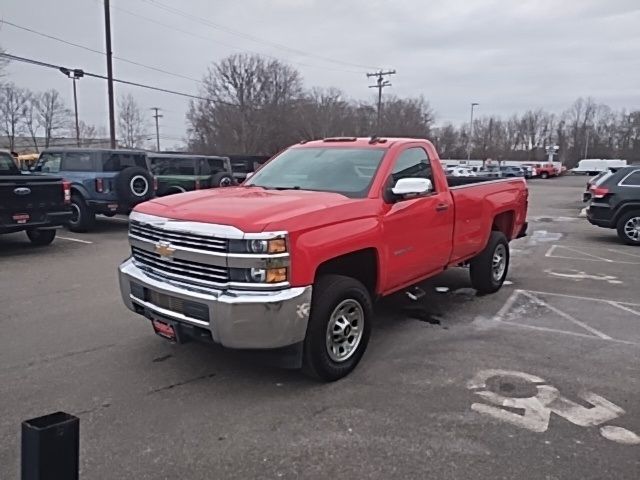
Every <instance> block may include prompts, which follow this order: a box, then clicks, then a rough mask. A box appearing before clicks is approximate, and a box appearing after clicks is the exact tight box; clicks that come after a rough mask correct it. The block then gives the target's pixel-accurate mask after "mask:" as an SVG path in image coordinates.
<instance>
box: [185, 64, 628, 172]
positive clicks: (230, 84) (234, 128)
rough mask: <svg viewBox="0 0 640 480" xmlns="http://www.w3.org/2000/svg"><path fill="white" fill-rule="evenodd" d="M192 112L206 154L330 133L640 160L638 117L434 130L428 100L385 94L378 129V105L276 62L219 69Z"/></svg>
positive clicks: (517, 154)
mask: <svg viewBox="0 0 640 480" xmlns="http://www.w3.org/2000/svg"><path fill="white" fill-rule="evenodd" d="M200 96H202V97H205V98H206V100H204V99H202V100H195V101H192V102H191V103H190V106H189V111H188V114H187V131H188V144H189V149H190V150H193V151H196V152H201V153H218V154H224V153H251V154H262V155H271V154H273V153H275V152H277V151H279V150H280V149H282V148H284V147H286V146H287V145H290V144H292V143H296V142H299V141H301V140H311V139H317V138H323V137H331V136H369V135H372V134H376V135H380V136H408V137H419V138H429V139H431V140H432V141H433V142H434V143H435V144H436V147H437V148H438V150H439V152H440V156H441V157H442V158H451V159H464V158H467V156H471V158H474V159H488V158H492V159H497V160H507V159H509V160H536V161H540V160H543V159H544V158H546V147H549V146H557V147H558V157H557V158H559V159H560V160H562V161H563V162H564V163H565V164H567V165H568V166H569V167H571V166H573V165H575V164H576V163H577V161H578V160H579V159H581V158H585V157H590V158H623V159H627V160H631V161H640V111H638V110H636V111H631V112H627V111H625V110H622V111H613V110H612V109H611V108H610V107H609V106H607V105H604V104H599V103H596V101H595V100H593V99H592V98H586V99H584V98H579V99H577V100H576V101H575V102H574V103H573V104H572V105H571V106H570V107H569V108H568V109H567V110H565V111H564V112H562V113H560V114H556V113H552V112H548V111H546V110H543V109H537V110H529V111H527V112H525V113H523V114H521V115H518V114H514V115H512V116H511V117H509V118H501V117H499V116H485V117H480V118H478V119H476V120H474V122H473V129H472V131H470V130H471V129H470V128H469V123H465V124H462V125H459V126H456V125H453V124H451V123H448V124H445V125H443V126H441V127H438V128H436V127H435V115H434V112H433V109H432V108H431V107H430V105H429V103H428V102H427V101H426V100H425V99H424V98H423V97H415V98H399V97H396V96H393V95H385V96H384V97H383V99H384V100H383V106H382V112H381V121H380V125H379V126H378V125H377V122H376V120H377V108H376V107H377V105H376V103H375V102H374V101H369V102H367V101H356V100H350V99H348V98H346V96H345V95H344V93H343V92H342V91H341V90H339V89H337V88H324V89H321V88H312V89H310V90H306V89H305V88H304V86H303V83H302V77H301V75H300V73H299V72H298V71H297V70H295V69H293V68H292V67H290V66H288V65H286V64H283V63H281V62H279V61H278V60H271V59H265V58H263V57H260V56H257V55H245V54H238V55H232V56H230V57H227V58H225V59H224V60H222V61H220V62H218V63H214V64H213V65H212V66H211V67H210V68H209V69H208V71H207V73H206V75H205V76H204V78H203V87H202V89H201V92H200Z"/></svg>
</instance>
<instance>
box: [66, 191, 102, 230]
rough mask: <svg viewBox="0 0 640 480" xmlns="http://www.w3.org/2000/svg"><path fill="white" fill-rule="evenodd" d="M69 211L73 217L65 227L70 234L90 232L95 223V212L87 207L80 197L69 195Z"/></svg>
mask: <svg viewBox="0 0 640 480" xmlns="http://www.w3.org/2000/svg"><path fill="white" fill-rule="evenodd" d="M71 210H72V211H73V216H72V217H71V220H69V222H68V223H67V227H68V228H69V230H71V231H72V232H86V231H88V230H90V229H91V228H92V227H93V225H94V224H95V222H96V214H95V212H94V211H93V210H92V209H91V207H89V206H88V205H87V202H85V201H84V198H82V195H80V194H77V193H74V194H73V195H71Z"/></svg>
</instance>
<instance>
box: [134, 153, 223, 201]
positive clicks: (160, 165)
mask: <svg viewBox="0 0 640 480" xmlns="http://www.w3.org/2000/svg"><path fill="white" fill-rule="evenodd" d="M147 156H148V158H149V163H150V164H151V171H152V172H153V174H154V175H155V176H156V178H157V181H158V190H157V191H156V195H158V196H164V195H172V194H174V193H182V192H188V191H191V190H200V189H203V188H216V187H229V186H231V185H235V181H234V179H233V175H232V173H231V161H230V160H229V159H228V158H227V157H210V156H203V155H183V154H177V153H150V154H148V155H147Z"/></svg>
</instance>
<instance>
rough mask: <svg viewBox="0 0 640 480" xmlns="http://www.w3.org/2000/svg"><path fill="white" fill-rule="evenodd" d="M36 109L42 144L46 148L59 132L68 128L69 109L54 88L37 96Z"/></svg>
mask: <svg viewBox="0 0 640 480" xmlns="http://www.w3.org/2000/svg"><path fill="white" fill-rule="evenodd" d="M37 110H38V125H39V126H40V127H41V128H42V129H43V133H44V146H45V148H47V147H49V145H50V144H51V141H52V140H53V139H54V138H56V136H58V134H59V133H60V132H62V131H63V130H65V129H66V128H68V125H69V121H70V118H71V111H70V110H69V109H68V108H67V107H66V106H65V104H64V102H63V101H62V98H60V92H58V91H57V90H54V89H51V90H47V91H46V92H44V93H42V94H40V95H39V96H38V97H37Z"/></svg>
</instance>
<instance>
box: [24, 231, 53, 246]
mask: <svg viewBox="0 0 640 480" xmlns="http://www.w3.org/2000/svg"><path fill="white" fill-rule="evenodd" d="M27 237H29V240H30V241H31V243H32V244H33V245H37V246H39V247H42V246H45V245H49V244H50V243H51V242H53V239H54V238H56V231H55V230H27Z"/></svg>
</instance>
